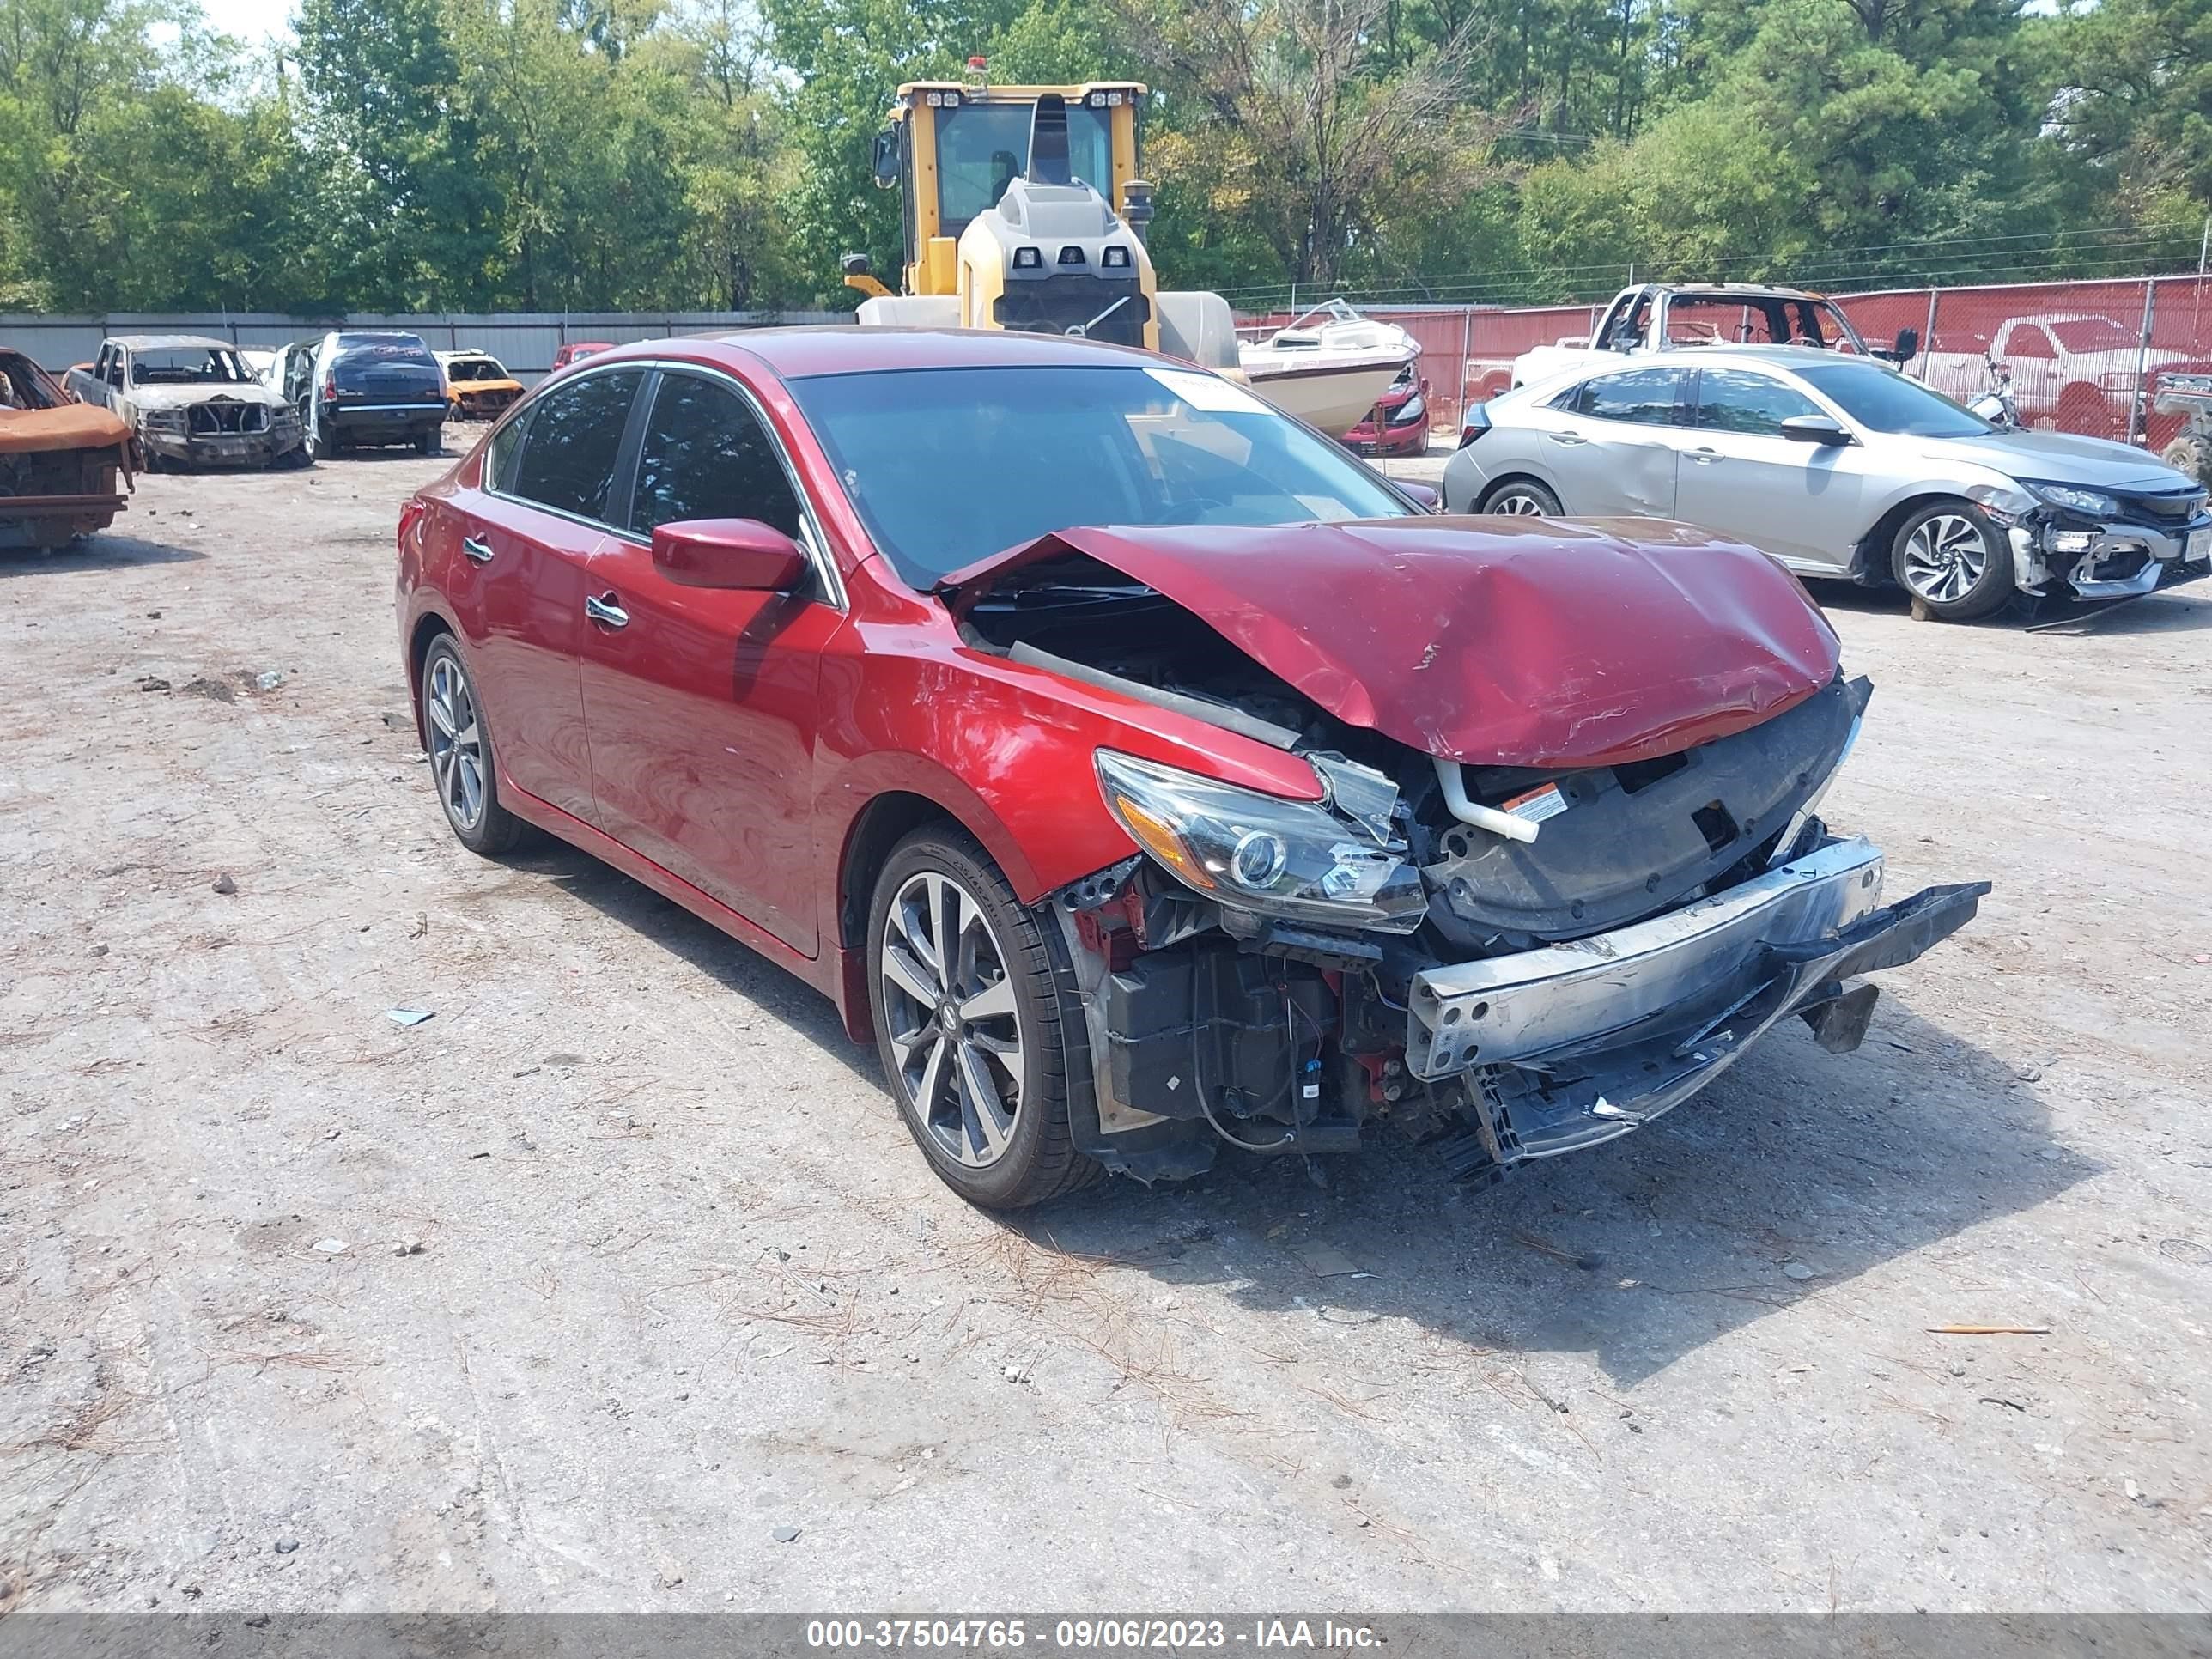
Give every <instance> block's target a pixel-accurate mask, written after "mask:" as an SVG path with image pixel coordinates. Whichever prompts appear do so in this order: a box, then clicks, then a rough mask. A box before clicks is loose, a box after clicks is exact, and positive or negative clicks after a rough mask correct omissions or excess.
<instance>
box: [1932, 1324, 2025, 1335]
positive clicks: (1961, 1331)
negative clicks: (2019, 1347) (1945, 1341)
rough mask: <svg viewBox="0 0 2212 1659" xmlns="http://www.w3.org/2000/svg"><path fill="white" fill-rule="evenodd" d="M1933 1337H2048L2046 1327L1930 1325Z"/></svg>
mask: <svg viewBox="0 0 2212 1659" xmlns="http://www.w3.org/2000/svg"><path fill="white" fill-rule="evenodd" d="M1928 1329H1929V1334H1931V1335H1935V1336H2048V1335H2050V1334H2051V1327H2050V1326H2048V1325H1930V1326H1929V1328H1928Z"/></svg>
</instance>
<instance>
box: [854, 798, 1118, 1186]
mask: <svg viewBox="0 0 2212 1659" xmlns="http://www.w3.org/2000/svg"><path fill="white" fill-rule="evenodd" d="M868 987H869V1000H870V1005H871V1008H872V1012H873V1013H874V1016H875V1025H876V1047H877V1049H878V1053H879V1054H881V1055H882V1057H883V1063H884V1076H885V1078H886V1079H888V1080H889V1082H890V1089H891V1094H892V1096H893V1097H894V1098H896V1100H897V1102H898V1104H899V1115H900V1116H901V1117H902V1118H903V1119H904V1120H905V1121H906V1127H907V1130H908V1133H910V1134H912V1135H913V1136H914V1139H915V1145H916V1146H920V1147H921V1152H922V1156H923V1157H925V1158H927V1159H928V1160H929V1163H930V1167H931V1168H932V1169H933V1170H936V1171H937V1173H938V1175H939V1177H940V1178H941V1179H942V1180H943V1181H944V1182H945V1185H946V1186H948V1187H950V1188H952V1190H953V1191H954V1192H956V1193H958V1194H960V1195H961V1197H963V1198H964V1199H966V1200H968V1201H969V1203H971V1204H974V1205H977V1206H981V1207H982V1208H984V1209H990V1210H1012V1209H1019V1208H1022V1207H1024V1206H1028V1205H1032V1204H1041V1203H1043V1202H1044V1201H1045V1200H1048V1199H1052V1198H1057V1197H1059V1196H1060V1194H1063V1193H1067V1192H1072V1191H1073V1190H1074V1189H1075V1188H1078V1187H1081V1186H1084V1185H1085V1184H1087V1183H1088V1182H1091V1180H1093V1179H1095V1178H1096V1177H1097V1175H1098V1173H1099V1170H1098V1166H1097V1164H1094V1163H1092V1162H1091V1159H1089V1158H1085V1157H1084V1156H1083V1154H1082V1153H1080V1152H1077V1151H1076V1150H1075V1146H1074V1142H1073V1139H1071V1136H1070V1131H1069V1127H1068V1109H1067V1057H1066V1046H1065V1045H1066V1043H1067V1042H1069V1041H1071V1040H1072V1041H1076V1042H1080V1041H1083V1040H1084V1039H1083V1036H1082V1030H1083V1025H1082V1018H1083V1017H1082V1012H1081V1010H1080V1009H1079V1008H1075V1007H1073V1006H1069V1005H1068V1004H1067V1003H1066V1002H1064V1001H1063V1000H1062V998H1061V995H1060V989H1059V987H1058V984H1057V983H1056V981H1055V979H1054V973H1053V957H1052V953H1051V950H1050V948H1049V945H1048V941H1047V939H1046V938H1045V935H1044V932H1043V930H1042V927H1039V925H1038V921H1037V918H1036V916H1035V915H1032V914H1031V913H1030V911H1029V910H1028V909H1027V908H1025V907H1024V905H1023V904H1022V903H1021V902H1020V901H1019V900H1018V899H1017V898H1016V897H1015V896H1014V891H1013V889H1012V887H1010V886H1009V885H1007V883H1006V878H1005V877H1004V876H1003V875H1001V874H1000V872H999V870H998V866H995V865H994V864H993V863H992V862H991V860H990V857H989V855H988V854H986V853H985V852H984V851H983V849H982V848H981V847H979V846H977V845H976V843H975V842H974V841H973V840H972V839H970V838H969V836H967V835H965V834H963V832H961V831H960V830H957V829H950V828H942V829H922V830H919V831H917V832H915V834H914V835H912V836H908V838H907V839H906V840H905V841H903V842H900V843H899V845H898V846H897V847H896V848H894V849H893V851H892V853H891V855H890V859H889V860H886V862H885V863H884V867H883V872H882V873H881V874H880V875H878V877H877V878H876V889H875V894H874V896H873V897H872V899H871V901H870V902H869V907H868Z"/></svg>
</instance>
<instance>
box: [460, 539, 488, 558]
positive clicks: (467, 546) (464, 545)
mask: <svg viewBox="0 0 2212 1659" xmlns="http://www.w3.org/2000/svg"><path fill="white" fill-rule="evenodd" d="M461 551H462V552H464V553H465V554H467V555H468V556H470V557H471V559H474V560H475V561H476V562H477V563H478V564H489V563H490V562H491V544H490V543H489V542H488V541H486V540H484V539H483V537H481V536H464V537H462V538H461Z"/></svg>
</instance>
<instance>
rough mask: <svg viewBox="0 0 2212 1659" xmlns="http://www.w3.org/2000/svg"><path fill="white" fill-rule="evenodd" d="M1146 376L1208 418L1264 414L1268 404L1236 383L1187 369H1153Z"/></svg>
mask: <svg viewBox="0 0 2212 1659" xmlns="http://www.w3.org/2000/svg"><path fill="white" fill-rule="evenodd" d="M1145 373H1146V374H1149V375H1151V376H1152V378H1153V379H1154V380H1158V382H1159V383H1160V384H1161V385H1162V386H1165V387H1166V388H1167V389H1168V390H1169V391H1170V392H1174V393H1175V395H1176V397H1178V398H1181V399H1182V401H1183V402H1184V403H1186V404H1189V405H1190V406H1191V407H1192V408H1193V409H1195V410H1202V411H1203V412H1205V413H1206V414H1208V415H1265V414H1267V413H1268V408H1267V404H1263V403H1261V401H1260V400H1259V399H1258V398H1255V397H1254V396H1253V395H1252V394H1251V393H1250V392H1247V391H1246V390H1245V389H1244V388H1243V386H1238V385H1237V383H1236V382H1235V381H1233V380H1223V379H1221V378H1220V377H1219V376H1218V375H1214V374H1198V373H1196V372H1195V371H1194V370H1191V369H1187V368H1151V367H1149V366H1148V367H1147V368H1146V370H1145Z"/></svg>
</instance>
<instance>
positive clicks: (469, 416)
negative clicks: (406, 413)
mask: <svg viewBox="0 0 2212 1659" xmlns="http://www.w3.org/2000/svg"><path fill="white" fill-rule="evenodd" d="M434 355H435V356H436V357H437V359H438V367H439V368H442V369H443V370H445V372H446V395H447V398H449V399H450V400H451V402H452V404H453V418H454V419H455V420H457V421H490V420H496V419H497V418H498V417H499V416H500V415H501V413H503V412H504V411H505V410H506V409H507V405H508V404H511V403H513V402H514V400H515V399H516V398H520V397H521V396H522V393H523V390H524V388H523V385H522V382H521V381H520V380H516V379H515V378H514V377H513V375H512V374H508V373H507V368H506V367H505V365H503V364H502V363H501V362H500V361H499V359H498V358H496V357H495V356H492V355H491V354H490V353H489V352H488V351H441V352H437V353H435V354H434Z"/></svg>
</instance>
